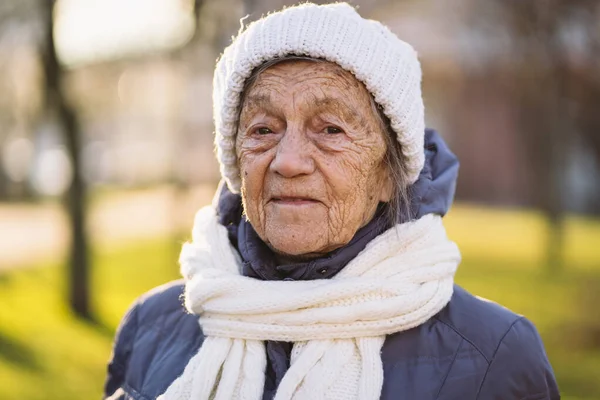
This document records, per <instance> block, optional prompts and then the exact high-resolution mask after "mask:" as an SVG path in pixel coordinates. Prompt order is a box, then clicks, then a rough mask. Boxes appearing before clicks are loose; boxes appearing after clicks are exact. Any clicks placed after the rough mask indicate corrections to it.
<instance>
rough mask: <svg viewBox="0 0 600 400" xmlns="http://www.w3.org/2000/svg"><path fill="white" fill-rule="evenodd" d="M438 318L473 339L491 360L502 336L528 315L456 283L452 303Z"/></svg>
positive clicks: (480, 350)
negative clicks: (474, 293) (479, 295)
mask: <svg viewBox="0 0 600 400" xmlns="http://www.w3.org/2000/svg"><path fill="white" fill-rule="evenodd" d="M435 319H436V320H438V321H439V322H441V323H443V324H445V325H447V326H448V327H449V328H450V329H452V330H453V331H454V332H456V333H457V334H458V335H460V336H461V337H462V338H463V339H464V340H466V341H467V342H469V343H470V344H471V345H472V346H473V347H475V348H476V349H477V350H478V351H479V352H480V353H481V354H482V355H483V357H484V358H485V359H486V360H487V361H488V362H489V361H490V360H491V358H492V357H493V355H494V353H495V351H496V349H497V347H498V344H499V343H500V342H501V341H502V338H503V337H504V336H505V335H506V333H507V332H508V331H509V330H510V329H511V327H512V326H513V325H514V324H516V323H517V322H518V321H520V320H522V319H524V317H523V316H521V315H519V314H516V313H514V312H512V311H511V310H509V309H508V308H506V307H503V306H501V305H500V304H498V303H495V302H493V301H490V300H487V299H484V298H481V297H476V296H473V295H472V294H470V293H469V292H467V291H466V290H465V289H463V288H461V287H460V286H457V285H455V287H454V294H453V295H452V298H451V299H450V302H449V303H448V305H447V306H446V307H445V308H444V309H443V310H442V311H441V312H440V313H438V314H437V315H436V317H435Z"/></svg>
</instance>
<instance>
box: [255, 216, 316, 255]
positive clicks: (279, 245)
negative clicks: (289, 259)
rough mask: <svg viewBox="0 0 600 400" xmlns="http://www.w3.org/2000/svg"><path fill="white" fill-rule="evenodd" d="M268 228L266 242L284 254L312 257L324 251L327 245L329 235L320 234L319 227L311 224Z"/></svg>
mask: <svg viewBox="0 0 600 400" xmlns="http://www.w3.org/2000/svg"><path fill="white" fill-rule="evenodd" d="M273 228H275V229H268V228H267V232H266V233H267V235H266V236H267V237H266V239H267V240H266V242H267V243H268V244H269V245H270V246H271V248H273V250H274V251H275V252H277V253H279V254H282V255H289V256H295V257H298V256H306V257H311V256H313V255H318V254H320V253H322V252H323V249H324V248H325V247H327V243H326V241H325V240H324V239H325V238H326V237H327V235H326V234H319V229H315V228H316V227H315V226H314V225H312V226H310V225H309V224H306V226H297V225H296V226H294V225H292V226H290V225H287V226H282V227H273Z"/></svg>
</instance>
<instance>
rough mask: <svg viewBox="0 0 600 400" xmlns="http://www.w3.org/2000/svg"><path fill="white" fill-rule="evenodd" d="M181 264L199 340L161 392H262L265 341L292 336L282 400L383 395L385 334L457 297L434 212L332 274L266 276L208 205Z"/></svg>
mask: <svg viewBox="0 0 600 400" xmlns="http://www.w3.org/2000/svg"><path fill="white" fill-rule="evenodd" d="M192 239H193V241H192V242H191V243H187V244H185V245H184V246H183V250H182V252H181V257H180V263H181V272H182V274H183V276H184V277H185V279H186V291H185V305H186V307H187V309H188V310H189V311H190V312H192V313H195V314H197V315H198V316H199V322H200V326H201V328H202V331H203V333H204V335H205V336H206V338H205V340H204V343H203V344H202V347H201V348H200V350H199V351H198V353H197V354H196V355H194V356H193V357H192V358H191V360H190V361H189V363H188V365H187V366H186V368H185V370H184V372H183V374H182V375H181V376H180V377H179V378H178V379H176V380H175V381H174V382H173V383H172V384H171V386H170V387H169V388H168V389H167V390H166V392H165V393H164V394H163V395H161V396H160V397H159V399H162V400H188V399H190V400H191V399H194V400H198V399H219V400H221V399H222V400H229V399H249V400H259V399H261V398H262V392H263V387H264V381H265V368H266V352H265V347H264V341H266V340H275V341H286V342H294V346H293V350H292V354H291V365H290V368H289V370H288V371H287V372H286V375H285V376H284V378H283V379H282V381H281V383H280V385H279V388H278V391H277V394H276V397H275V399H276V400H288V399H294V400H299V399H344V400H346V399H360V400H375V399H378V398H379V397H380V394H381V388H382V385H383V367H382V362H381V347H382V345H383V342H384V339H385V335H389V334H392V333H395V332H400V331H404V330H407V329H410V328H413V327H416V326H418V325H420V324H422V323H424V322H425V321H427V320H428V319H429V318H431V317H432V316H434V315H435V314H436V313H438V312H439V311H440V310H441V309H442V308H443V307H444V306H445V305H446V304H447V303H448V301H449V300H450V297H451V295H452V289H453V277H454V273H455V271H456V268H457V266H458V263H459V262H460V253H459V251H458V249H457V247H456V245H455V244H454V243H453V242H451V241H449V240H448V238H447V237H446V233H445V230H444V227H443V225H442V220H441V217H439V216H436V215H433V214H430V215H426V216H424V217H422V218H421V219H419V220H417V221H413V222H409V223H405V224H399V225H396V226H395V227H393V228H391V229H389V230H388V231H386V232H384V233H383V234H381V235H380V236H378V237H377V238H375V239H374V240H373V241H372V242H371V243H369V244H368V245H367V247H366V248H365V249H364V250H363V251H362V252H361V253H360V254H359V255H358V256H357V257H356V258H355V259H354V260H352V261H351V262H350V263H349V264H348V265H347V266H346V267H345V268H344V269H343V270H342V271H341V272H340V273H339V274H337V275H336V276H335V277H334V278H332V279H327V280H314V281H291V282H287V281H260V280H257V279H253V278H248V277H245V276H242V275H240V270H241V259H240V258H239V255H238V254H237V252H236V251H235V249H234V248H233V247H232V246H231V244H230V242H229V240H228V237H227V231H226V229H225V227H223V226H222V225H220V224H219V223H218V220H217V217H216V215H215V211H214V209H213V208H211V207H206V208H203V209H201V210H200V211H199V212H198V214H197V215H196V219H195V223H194V229H193V231H192Z"/></svg>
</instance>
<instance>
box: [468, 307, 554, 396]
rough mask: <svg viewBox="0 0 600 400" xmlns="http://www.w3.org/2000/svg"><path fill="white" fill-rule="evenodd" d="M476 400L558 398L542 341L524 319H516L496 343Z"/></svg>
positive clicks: (531, 325) (530, 324)
mask: <svg viewBox="0 0 600 400" xmlns="http://www.w3.org/2000/svg"><path fill="white" fill-rule="evenodd" d="M477 399H478V400H496V399H498V400H500V399H515V400H559V399H560V395H559V392H558V387H557V385H556V380H555V378H554V373H553V371H552V367H551V366H550V363H549V362H548V357H547V356H546V352H545V350H544V345H543V344H542V340H541V338H540V336H539V334H538V332H537V330H536V329H535V327H534V326H533V324H532V323H531V322H530V321H528V320H527V319H525V318H520V319H519V320H517V321H516V322H515V323H514V324H513V325H512V326H511V328H510V329H509V330H508V332H507V333H506V334H505V335H504V337H503V339H502V340H501V341H500V344H499V345H498V348H497V349H496V352H495V354H494V356H493V358H492V359H491V362H490V364H489V367H488V370H487V372H486V375H485V378H484V380H483V383H482V385H481V388H480V390H479V394H478V396H477Z"/></svg>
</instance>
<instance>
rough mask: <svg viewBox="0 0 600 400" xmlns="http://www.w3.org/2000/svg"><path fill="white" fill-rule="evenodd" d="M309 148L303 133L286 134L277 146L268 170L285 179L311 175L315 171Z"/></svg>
mask: <svg viewBox="0 0 600 400" xmlns="http://www.w3.org/2000/svg"><path fill="white" fill-rule="evenodd" d="M311 147H312V146H311V143H310V141H309V140H307V138H306V137H305V135H304V133H303V132H299V131H292V132H290V131H288V132H286V133H285V134H284V135H283V138H281V140H280V141H279V143H278V144H277V152H276V153H275V158H274V159H273V161H272V162H271V165H270V170H271V171H272V172H275V173H277V174H279V175H281V176H283V177H285V178H293V177H296V176H299V175H309V174H311V173H312V172H313V171H314V169H315V163H314V160H313V158H312V151H314V149H312V148H311Z"/></svg>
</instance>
